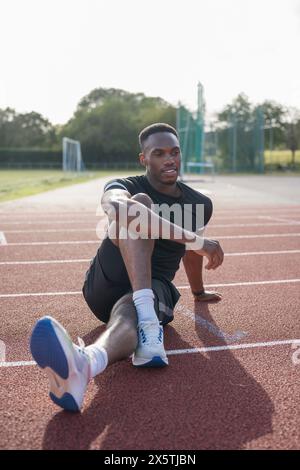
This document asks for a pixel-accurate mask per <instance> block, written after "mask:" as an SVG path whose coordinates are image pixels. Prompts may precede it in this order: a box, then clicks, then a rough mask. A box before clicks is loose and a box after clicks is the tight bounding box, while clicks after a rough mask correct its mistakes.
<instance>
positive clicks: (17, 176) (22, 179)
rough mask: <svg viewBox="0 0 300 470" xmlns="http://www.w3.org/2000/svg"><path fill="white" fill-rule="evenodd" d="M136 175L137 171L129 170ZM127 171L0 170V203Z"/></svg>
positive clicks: (119, 174)
mask: <svg viewBox="0 0 300 470" xmlns="http://www.w3.org/2000/svg"><path fill="white" fill-rule="evenodd" d="M131 171H132V174H138V173H139V171H138V170H131ZM128 173H130V170H128V171H126V172H125V171H121V170H103V171H91V172H87V173H84V174H79V175H78V174H76V173H63V172H62V171H61V170H0V202H4V201H10V200H12V199H18V198H21V197H25V196H32V195H34V194H38V193H42V192H44V191H49V190H51V189H56V188H61V187H63V186H70V185H73V184H77V183H83V182H85V181H89V180H92V179H95V178H101V177H102V176H109V175H111V176H112V177H113V176H115V175H117V176H121V175H122V174H128Z"/></svg>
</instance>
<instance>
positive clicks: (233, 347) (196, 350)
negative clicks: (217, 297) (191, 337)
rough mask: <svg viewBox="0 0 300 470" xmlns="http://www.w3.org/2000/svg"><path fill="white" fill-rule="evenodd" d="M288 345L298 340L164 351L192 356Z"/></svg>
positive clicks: (296, 342) (299, 341)
mask: <svg viewBox="0 0 300 470" xmlns="http://www.w3.org/2000/svg"><path fill="white" fill-rule="evenodd" d="M288 344H299V345H300V339H287V340H278V341H265V342H263V343H241V344H230V345H227V346H225V345H224V346H210V347H206V348H191V349H173V350H171V351H166V352H167V354H168V355H169V356H172V355H176V354H193V353H202V352H203V353H204V352H214V351H228V350H231V351H232V350H236V349H253V348H266V347H274V346H283V345H288Z"/></svg>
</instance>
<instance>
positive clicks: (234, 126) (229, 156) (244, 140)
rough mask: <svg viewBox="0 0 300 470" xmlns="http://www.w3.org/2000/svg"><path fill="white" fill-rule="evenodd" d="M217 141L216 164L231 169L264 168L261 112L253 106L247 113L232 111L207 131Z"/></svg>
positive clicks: (262, 118)
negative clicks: (225, 118) (212, 129)
mask: <svg viewBox="0 0 300 470" xmlns="http://www.w3.org/2000/svg"><path fill="white" fill-rule="evenodd" d="M207 140H208V141H210V142H214V143H216V159H217V160H218V168H219V170H223V171H230V172H233V173H235V172H255V173H263V172H264V113H263V109H262V107H260V106H259V107H256V108H255V109H254V110H253V111H251V113H249V114H248V115H241V114H239V113H238V112H231V113H230V114H228V116H227V120H226V121H223V122H222V123H221V124H219V125H217V127H216V128H215V129H214V132H210V133H209V136H208V139H207Z"/></svg>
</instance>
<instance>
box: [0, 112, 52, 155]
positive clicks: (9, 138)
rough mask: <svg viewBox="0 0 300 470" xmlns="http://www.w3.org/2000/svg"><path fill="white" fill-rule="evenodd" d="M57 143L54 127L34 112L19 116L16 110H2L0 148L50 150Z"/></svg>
mask: <svg viewBox="0 0 300 470" xmlns="http://www.w3.org/2000/svg"><path fill="white" fill-rule="evenodd" d="M56 142H57V135H56V131H55V128H54V126H53V125H52V124H51V123H50V121H48V119H46V118H44V117H43V116H42V115H41V114H39V113H36V112H34V111H32V112H30V113H24V114H18V113H17V112H16V111H15V110H14V109H11V108H6V109H4V110H0V147H2V148H3V147H10V148H21V147H23V148H25V147H27V148H28V147H32V148H49V147H50V146H52V145H54V144H55V143H56Z"/></svg>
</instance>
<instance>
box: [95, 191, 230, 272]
mask: <svg viewBox="0 0 300 470" xmlns="http://www.w3.org/2000/svg"><path fill="white" fill-rule="evenodd" d="M130 198H131V195H130V193H128V192H127V191H125V190H123V189H111V190H108V191H107V192H105V193H104V195H103V197H102V200H101V205H102V208H103V210H104V212H105V213H106V214H107V216H108V218H109V221H110V222H112V221H114V220H115V221H116V222H117V223H118V224H120V225H122V226H125V227H126V228H129V230H130V223H131V222H133V221H134V220H136V218H137V216H138V214H139V215H142V221H143V223H141V224H140V230H139V234H140V235H142V236H144V237H145V238H147V237H149V238H162V239H168V240H172V241H175V242H177V243H181V244H184V245H186V248H187V250H188V251H193V252H194V253H196V254H197V255H201V256H206V257H207V258H208V263H207V265H206V269H216V268H217V267H218V266H220V264H222V262H223V256H224V254H223V251H222V249H221V247H220V245H219V242H217V241H216V240H209V239H208V238H203V237H200V236H198V235H197V234H195V233H194V232H190V231H188V230H185V229H184V228H182V227H179V226H178V225H175V224H172V223H171V222H169V221H167V220H166V219H164V218H162V217H160V216H159V215H158V214H156V213H155V212H154V211H152V210H151V209H149V208H147V207H146V206H145V205H143V204H141V203H140V202H138V201H135V200H131V199H130Z"/></svg>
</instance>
